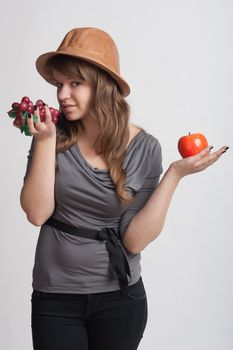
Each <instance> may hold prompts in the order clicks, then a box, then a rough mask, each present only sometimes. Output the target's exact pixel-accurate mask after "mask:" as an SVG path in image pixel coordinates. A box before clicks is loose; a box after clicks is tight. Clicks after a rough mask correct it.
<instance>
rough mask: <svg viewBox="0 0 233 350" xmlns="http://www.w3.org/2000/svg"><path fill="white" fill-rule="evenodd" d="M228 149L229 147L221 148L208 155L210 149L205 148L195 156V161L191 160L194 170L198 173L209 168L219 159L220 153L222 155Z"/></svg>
mask: <svg viewBox="0 0 233 350" xmlns="http://www.w3.org/2000/svg"><path fill="white" fill-rule="evenodd" d="M228 148H229V147H227V146H223V147H221V148H220V149H218V150H217V151H215V152H213V153H211V154H210V153H209V152H210V147H207V148H205V149H204V150H203V151H201V152H200V153H199V154H197V156H195V157H196V159H193V161H194V166H195V170H199V171H200V170H203V169H205V168H207V167H209V166H210V165H212V164H213V163H215V162H216V161H217V160H218V159H219V158H220V157H221V155H222V153H224V152H225V151H226V149H228ZM193 158H194V157H193Z"/></svg>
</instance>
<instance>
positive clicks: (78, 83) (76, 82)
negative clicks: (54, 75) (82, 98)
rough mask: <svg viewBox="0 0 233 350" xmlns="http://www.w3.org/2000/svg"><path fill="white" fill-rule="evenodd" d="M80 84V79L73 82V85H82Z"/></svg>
mask: <svg viewBox="0 0 233 350" xmlns="http://www.w3.org/2000/svg"><path fill="white" fill-rule="evenodd" d="M80 84H81V83H80V81H73V82H72V85H73V86H78V85H80Z"/></svg>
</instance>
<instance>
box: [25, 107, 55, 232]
mask: <svg viewBox="0 0 233 350" xmlns="http://www.w3.org/2000/svg"><path fill="white" fill-rule="evenodd" d="M45 110H46V119H45V122H40V119H39V116H38V119H39V121H38V123H37V124H36V125H34V124H33V120H32V118H30V119H28V120H27V123H28V127H29V130H30V132H31V134H32V135H34V147H33V156H32V160H31V164H30V169H29V171H28V174H27V176H26V178H25V181H24V185H23V187H22V190H21V194H20V204H21V207H22V209H23V210H24V211H25V213H26V215H27V218H28V220H29V221H30V222H31V223H32V224H33V225H36V226H41V225H42V224H43V222H45V221H46V220H47V219H48V218H49V217H50V216H51V214H52V213H53V211H54V208H55V198H54V185H55V166H56V164H55V162H56V128H55V125H54V123H53V122H52V119H51V114H50V112H49V110H48V107H47V106H46V107H45ZM35 114H36V113H35ZM37 114H38V112H37Z"/></svg>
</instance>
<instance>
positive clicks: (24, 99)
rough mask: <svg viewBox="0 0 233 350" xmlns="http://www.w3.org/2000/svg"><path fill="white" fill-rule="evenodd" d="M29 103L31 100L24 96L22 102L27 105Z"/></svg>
mask: <svg viewBox="0 0 233 350" xmlns="http://www.w3.org/2000/svg"><path fill="white" fill-rule="evenodd" d="M29 101H30V98H29V97H27V96H24V97H23V98H22V100H21V102H26V103H28V102H29Z"/></svg>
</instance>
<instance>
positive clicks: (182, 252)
mask: <svg viewBox="0 0 233 350" xmlns="http://www.w3.org/2000/svg"><path fill="white" fill-rule="evenodd" d="M85 26H90V27H98V28H101V29H103V30H106V31H107V32H109V34H110V35H112V37H113V38H114V40H115V42H116V43H117V46H118V48H119V51H120V57H121V73H122V76H123V77H124V78H125V79H126V80H127V81H128V82H129V84H130V86H131V94H130V96H129V97H127V101H128V102H129V103H130V105H131V109H132V112H131V122H132V123H133V124H138V125H141V126H143V127H144V128H145V129H146V130H147V132H149V133H151V134H153V135H154V136H155V137H157V138H158V139H159V141H160V143H161V145H162V149H163V168H164V172H165V171H166V169H167V167H168V166H169V164H170V163H171V162H172V161H175V160H177V159H180V155H179V153H178V151H177V140H178V139H179V137H180V136H183V135H185V134H187V133H188V132H202V133H203V134H205V135H206V137H207V139H208V141H209V144H210V145H213V146H214V149H213V150H216V149H218V148H219V147H221V146H223V145H228V146H230V149H229V150H228V151H227V153H225V154H223V155H222V157H221V159H220V160H219V161H218V162H217V163H215V164H214V165H213V166H212V167H210V168H208V169H207V170H205V171H203V172H201V173H198V174H194V175H190V176H188V177H185V178H184V179H182V181H181V182H180V184H179V186H178V188H177V190H176V192H175V194H174V197H173V199H172V203H171V205H170V208H169V211H168V215H167V219H166V223H165V226H164V229H163V232H162V233H161V235H160V236H159V237H158V238H157V239H156V240H155V241H154V242H153V243H151V244H150V245H149V246H148V247H147V248H146V249H145V250H144V251H143V252H142V276H143V280H144V284H145V287H146V290H147V295H148V304H149V315H148V323H147V327H146V330H145V333H144V337H143V339H142V341H141V344H140V346H139V349H140V350H149V349H159V350H170V349H173V350H219V349H221V350H232V348H233V298H232V295H233V256H232V248H233V230H232V227H233V215H232V207H233V199H232V197H233V196H232V195H233V191H232V179H233V162H232V160H233V157H232V134H233V123H232V117H233V113H232V112H233V99H232V92H233V65H232V62H233V3H232V1H230V0H209V1H208V0H193V1H191V0H183V1H182V0H176V1H172V0H163V1H162V0H160V1H158V0H153V1H152V0H151V1H149V0H144V1H135V0H134V1H126V0H124V1H123V0H121V1H114V2H112V1H109V0H98V1H88V0H86V1H77V0H66V1H61V0H50V1H45V0H41V1H40V2H38V1H32V0H31V1H29V0H28V1H26V0H21V1H19V2H16V1H12V0H1V11H0V28H1V30H0V36H1V40H0V53H1V54H0V60H1V65H0V76H1V94H0V106H1V107H0V108H1V125H0V128H1V138H0V152H1V154H0V156H1V182H0V185H1V196H0V201H1V203H0V205H1V241H0V242H1V244H0V276H1V278H0V284H1V292H0V293H1V297H0V332H1V334H0V348H1V349H4V350H15V349H18V350H30V349H32V340H31V320H30V316H31V315H30V312H31V301H30V298H31V292H32V287H31V283H32V268H33V263H34V254H35V247H36V243H37V238H38V232H39V227H36V226H33V225H32V224H30V223H29V222H28V221H27V218H26V215H25V213H24V212H23V210H22V209H21V207H20V203H19V195H20V191H21V187H22V185H23V176H24V173H25V169H26V162H27V154H28V150H29V147H30V143H31V137H29V136H25V135H24V134H21V133H20V130H19V129H16V128H15V127H13V125H12V122H13V120H12V119H10V118H9V117H8V115H7V111H9V109H10V107H11V104H12V102H13V101H19V100H20V99H21V98H22V97H23V96H25V95H28V96H29V97H30V98H31V99H32V100H33V101H36V100H37V99H38V98H42V99H43V100H44V101H46V102H47V103H48V104H49V105H50V106H57V101H56V91H55V88H54V87H52V86H49V84H47V83H46V82H45V81H44V80H43V79H42V78H41V77H40V76H39V74H38V73H37V71H36V69H35V60H36V58H37V57H38V56H39V55H40V54H42V53H44V52H47V51H53V50H56V49H57V47H58V45H59V44H60V42H61V40H62V39H63V37H64V35H65V34H66V33H67V32H68V31H69V30H70V29H72V28H75V27H85ZM77 349H78V347H77ZM100 350H101V349H100ZM109 350H110V349H109Z"/></svg>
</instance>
